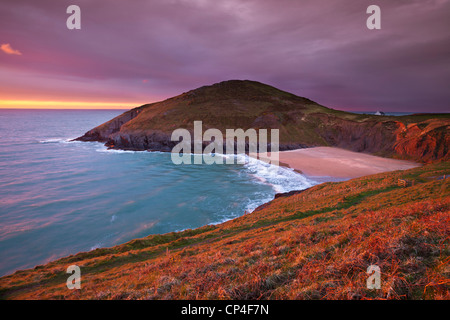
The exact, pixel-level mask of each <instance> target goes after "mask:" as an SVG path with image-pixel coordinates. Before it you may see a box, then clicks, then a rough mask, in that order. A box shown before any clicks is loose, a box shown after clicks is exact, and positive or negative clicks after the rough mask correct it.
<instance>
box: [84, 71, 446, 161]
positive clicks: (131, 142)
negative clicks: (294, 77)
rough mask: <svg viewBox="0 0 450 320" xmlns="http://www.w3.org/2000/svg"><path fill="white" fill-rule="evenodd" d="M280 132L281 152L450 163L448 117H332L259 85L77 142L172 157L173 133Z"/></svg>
mask: <svg viewBox="0 0 450 320" xmlns="http://www.w3.org/2000/svg"><path fill="white" fill-rule="evenodd" d="M197 120H200V121H202V122H203V130H206V129H209V128H216V129H219V130H221V131H222V132H225V129H238V128H241V129H244V130H246V129H249V128H254V129H260V128H262V129H279V130H280V150H287V149H296V148H304V147H312V146H337V147H341V148H345V149H349V150H353V151H359V152H369V153H372V154H376V155H382V156H395V157H399V158H404V159H414V160H416V161H421V162H429V161H433V160H436V159H448V158H449V150H448V147H447V146H448V145H449V143H450V135H449V130H448V129H449V125H450V114H434V115H411V116H404V117H389V116H375V115H361V114H354V113H349V112H343V111H338V110H333V109H330V108H327V107H324V106H321V105H319V104H317V103H315V102H313V101H311V100H309V99H306V98H302V97H298V96H296V95H293V94H291V93H288V92H285V91H281V90H279V89H276V88H274V87H271V86H268V85H265V84H262V83H259V82H255V81H248V80H245V81H241V80H230V81H224V82H220V83H217V84H214V85H211V86H204V87H201V88H198V89H195V90H191V91H189V92H186V93H183V94H181V95H179V96H176V97H173V98H170V99H167V100H164V101H161V102H156V103H152V104H146V105H143V106H140V107H138V108H134V109H132V110H129V111H127V112H125V113H124V114H122V115H120V116H118V117H116V118H114V119H112V120H110V121H108V122H106V123H104V124H102V125H100V126H98V127H96V128H94V129H92V130H90V131H88V132H87V133H86V134H85V135H83V136H82V137H80V138H78V140H82V141H93V140H94V141H101V142H105V143H106V145H107V146H109V147H111V148H118V149H133V150H160V151H170V150H171V149H172V147H173V146H174V145H175V144H176V142H172V141H170V136H171V133H172V132H173V130H175V129H177V128H185V129H188V130H190V131H191V132H193V123H194V121H197Z"/></svg>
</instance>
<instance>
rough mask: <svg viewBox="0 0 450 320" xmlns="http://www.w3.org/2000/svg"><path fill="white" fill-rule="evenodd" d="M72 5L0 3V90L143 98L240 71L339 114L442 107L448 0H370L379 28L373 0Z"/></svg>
mask: <svg viewBox="0 0 450 320" xmlns="http://www.w3.org/2000/svg"><path fill="white" fill-rule="evenodd" d="M72 2H73V1H57V0H52V1H51V0H41V1H32V0H17V1H14V2H9V3H8V4H6V3H4V2H2V3H1V4H0V12H1V17H0V39H2V42H5V43H10V44H11V46H13V48H20V50H21V51H22V52H26V53H27V54H26V55H23V56H21V57H20V59H14V57H13V56H12V55H2V58H1V60H0V70H1V71H0V72H2V74H5V75H6V74H7V75H8V77H2V78H1V79H0V94H2V96H5V95H8V96H9V97H16V98H17V99H19V98H23V97H24V96H26V97H28V98H29V97H37V96H39V97H41V96H46V97H47V98H49V99H52V98H55V99H56V98H58V99H60V98H64V97H65V98H67V99H74V100H75V99H76V98H77V97H78V99H77V100H80V98H86V99H87V98H89V99H96V100H97V99H100V100H108V101H111V100H112V99H117V100H121V101H124V100H127V101H141V103H147V102H152V101H155V100H159V99H163V98H166V97H170V96H172V95H176V94H179V93H181V92H184V91H187V90H189V89H193V88H196V87H199V86H202V85H205V84H211V83H214V82H218V81H223V80H228V79H251V80H256V81H261V82H265V83H268V84H270V85H273V86H276V87H278V88H280V89H283V90H286V91H290V92H293V93H295V94H298V95H300V96H305V97H307V98H310V99H312V100H315V101H317V102H319V103H322V104H324V105H326V106H330V107H334V108H339V109H344V110H378V109H381V110H385V111H411V112H423V111H434V112H439V111H441V112H445V111H448V110H449V106H448V104H449V101H450V91H449V90H448V83H450V46H449V45H448V43H449V40H450V19H448V14H447V13H448V12H450V1H448V0H428V1H418V0H416V1H410V0H408V1H406V0H397V1H392V0H391V1H389V0H377V1H376V4H377V5H379V6H380V8H381V12H382V16H381V17H382V29H381V30H368V29H367V28H366V19H367V17H368V15H367V14H366V8H367V7H368V6H369V5H370V4H375V3H372V2H373V1H357V2H355V1H351V0H339V1H333V2H330V1H323V0H314V1H313V0H306V1H291V0H281V1H280V0H270V1H269V0H248V1H242V0H239V1H238V0H229V1H212V0H211V1H210V0H197V1H192V0H189V1H187V0H184V1H183V0H170V1H168V0H151V1H143V0H140V1H124V0H122V1H114V2H111V1H106V0H102V1H100V0H98V1H86V0H79V1H76V3H72ZM70 4H77V5H78V6H80V8H81V30H68V29H67V28H66V19H67V17H68V15H67V14H66V11H65V10H66V8H67V6H69V5H70ZM16 58H17V57H16ZM24 79H26V81H24Z"/></svg>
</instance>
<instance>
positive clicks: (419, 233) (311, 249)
mask: <svg viewBox="0 0 450 320" xmlns="http://www.w3.org/2000/svg"><path fill="white" fill-rule="evenodd" d="M445 173H447V174H448V164H447V163H440V164H435V165H430V166H425V167H422V168H415V169H411V170H408V171H404V172H392V173H384V174H379V175H374V176H369V177H363V178H359V179H354V180H350V181H347V182H342V183H326V184H322V185H318V186H315V187H313V188H311V189H308V190H305V191H304V192H301V193H299V194H296V195H293V196H289V197H280V198H277V199H275V200H274V201H272V202H271V203H269V204H268V205H267V206H265V207H264V208H262V209H261V210H256V211H255V212H253V213H251V214H246V215H244V216H242V217H240V218H238V219H235V220H232V221H229V222H226V223H224V224H221V225H218V226H209V227H203V228H200V229H196V230H188V231H185V232H181V233H170V234H166V235H156V236H149V237H147V238H143V239H137V240H134V241H132V242H129V243H127V244H124V245H121V246H117V247H113V248H105V249H98V250H94V251H91V252H88V253H81V254H78V255H75V256H71V257H67V258H64V259H60V260H58V261H55V262H52V263H49V264H48V265H46V266H41V267H37V268H35V269H31V270H26V271H20V272H17V273H15V274H14V275H11V276H7V277H3V278H0V290H1V291H0V294H1V295H2V297H3V298H12V299H14V298H16V299H17V298H20V299H449V298H450V293H449V292H450V290H449V285H450V266H449V251H450V250H449V241H450V194H449V183H448V180H442V179H441V180H439V177H440V176H442V175H443V174H445ZM399 178H401V179H410V180H414V181H415V184H414V185H413V186H409V187H406V188H405V187H399V186H398V185H397V182H398V179H399ZM71 264H77V265H79V266H80V267H81V270H82V289H81V290H74V291H71V290H68V289H67V288H66V285H65V281H66V279H67V276H68V275H67V274H66V273H65V269H66V268H67V266H69V265H71ZM372 264H375V265H378V266H379V267H380V269H381V289H380V290H374V289H372V290H370V289H367V288H366V280H367V277H368V275H367V273H366V270H367V268H368V266H370V265H372Z"/></svg>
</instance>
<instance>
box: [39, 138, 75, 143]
mask: <svg viewBox="0 0 450 320" xmlns="http://www.w3.org/2000/svg"><path fill="white" fill-rule="evenodd" d="M69 142H72V138H69V139H63V138H51V139H44V140H39V143H69Z"/></svg>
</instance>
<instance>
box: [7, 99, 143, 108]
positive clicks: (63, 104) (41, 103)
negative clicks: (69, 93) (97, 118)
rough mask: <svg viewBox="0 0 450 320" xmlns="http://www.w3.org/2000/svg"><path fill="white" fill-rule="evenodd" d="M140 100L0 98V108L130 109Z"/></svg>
mask: <svg viewBox="0 0 450 320" xmlns="http://www.w3.org/2000/svg"><path fill="white" fill-rule="evenodd" d="M144 104H146V103H142V102H134V103H133V102H108V101H61V100H0V109H52V110H53V109H73V110H74V109H111V110H114V109H117V110H122V109H130V108H136V107H139V106H142V105H144Z"/></svg>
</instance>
